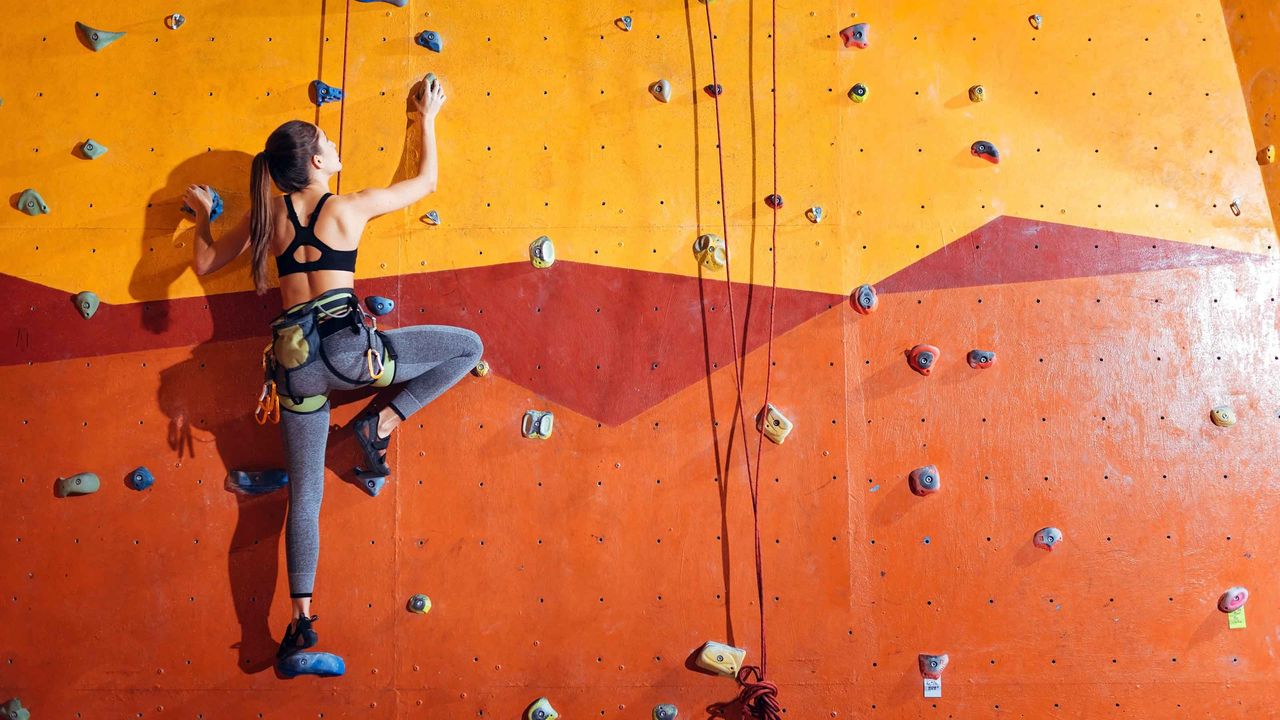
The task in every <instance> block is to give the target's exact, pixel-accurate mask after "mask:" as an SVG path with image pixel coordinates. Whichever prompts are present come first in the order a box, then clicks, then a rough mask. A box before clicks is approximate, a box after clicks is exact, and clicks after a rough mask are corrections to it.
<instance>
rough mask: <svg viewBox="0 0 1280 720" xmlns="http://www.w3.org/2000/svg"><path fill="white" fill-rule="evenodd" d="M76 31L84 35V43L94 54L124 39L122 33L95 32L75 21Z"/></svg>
mask: <svg viewBox="0 0 1280 720" xmlns="http://www.w3.org/2000/svg"><path fill="white" fill-rule="evenodd" d="M76 29H77V30H79V31H80V32H81V33H82V34H83V35H84V39H85V42H87V43H89V47H91V48H93V51H94V52H99V51H100V50H102V48H104V47H106V46H108V45H110V44H111V43H113V42H115V41H117V40H119V39H120V38H122V37H124V33H122V32H109V31H107V30H97V29H95V28H91V27H89V26H88V25H85V24H84V23H82V22H80V21H78V20H77V21H76Z"/></svg>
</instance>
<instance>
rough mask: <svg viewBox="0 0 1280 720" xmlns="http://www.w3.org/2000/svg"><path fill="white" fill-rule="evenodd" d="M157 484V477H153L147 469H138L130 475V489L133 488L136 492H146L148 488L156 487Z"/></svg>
mask: <svg viewBox="0 0 1280 720" xmlns="http://www.w3.org/2000/svg"><path fill="white" fill-rule="evenodd" d="M155 482H156V476H155V475H152V474H151V471H150V470H148V469H147V468H146V467H139V468H138V469H136V470H134V471H133V472H131V473H129V478H128V483H129V487H131V488H133V489H134V490H146V489H147V488H149V487H151V486H152V485H154V484H155Z"/></svg>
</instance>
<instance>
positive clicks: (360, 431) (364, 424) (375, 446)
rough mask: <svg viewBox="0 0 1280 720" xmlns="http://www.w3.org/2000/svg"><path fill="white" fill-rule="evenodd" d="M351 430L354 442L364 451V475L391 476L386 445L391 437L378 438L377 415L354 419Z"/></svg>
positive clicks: (365, 415)
mask: <svg viewBox="0 0 1280 720" xmlns="http://www.w3.org/2000/svg"><path fill="white" fill-rule="evenodd" d="M351 429H352V430H353V431H354V432H355V434H356V441H357V442H359V443H360V449H361V450H363V451H364V459H365V461H366V462H368V464H369V467H368V469H367V470H365V472H366V474H369V475H371V476H375V477H386V476H387V475H390V474H391V468H389V467H387V454H386V449H387V445H388V444H390V443H391V437H390V436H387V437H384V438H380V437H378V414H377V413H365V414H364V415H361V416H360V417H358V418H356V421H355V423H354V424H353V425H352V426H351Z"/></svg>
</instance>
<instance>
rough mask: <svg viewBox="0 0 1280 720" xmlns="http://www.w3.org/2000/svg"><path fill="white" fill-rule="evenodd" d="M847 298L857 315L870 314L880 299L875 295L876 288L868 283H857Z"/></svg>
mask: <svg viewBox="0 0 1280 720" xmlns="http://www.w3.org/2000/svg"><path fill="white" fill-rule="evenodd" d="M849 300H850V302H852V303H853V309H854V311H855V312H857V313H858V314H859V315H870V314H871V313H873V312H875V309H876V306H877V305H879V304H880V299H879V298H878V297H876V289H875V288H873V287H871V286H870V285H859V286H858V288H857V289H856V290H854V291H853V294H852V295H850V296H849Z"/></svg>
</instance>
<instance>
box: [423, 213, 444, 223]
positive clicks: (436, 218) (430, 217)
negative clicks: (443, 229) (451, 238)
mask: <svg viewBox="0 0 1280 720" xmlns="http://www.w3.org/2000/svg"><path fill="white" fill-rule="evenodd" d="M422 222H424V223H426V224H428V225H439V224H440V213H438V212H436V211H435V210H428V211H427V214H426V215H423V216H422Z"/></svg>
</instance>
